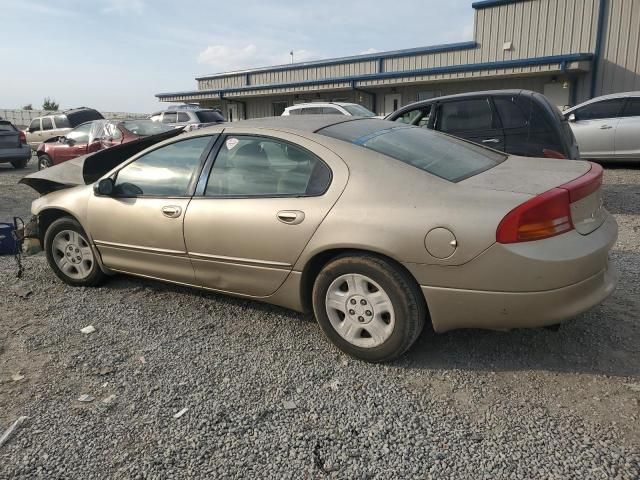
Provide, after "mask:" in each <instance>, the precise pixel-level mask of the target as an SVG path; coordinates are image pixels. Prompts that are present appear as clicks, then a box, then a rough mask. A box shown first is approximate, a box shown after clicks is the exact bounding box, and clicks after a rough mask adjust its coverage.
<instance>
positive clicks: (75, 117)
mask: <svg viewBox="0 0 640 480" xmlns="http://www.w3.org/2000/svg"><path fill="white" fill-rule="evenodd" d="M66 116H67V119H68V121H69V126H71V127H73V128H75V127H77V126H78V125H80V124H82V123H86V122H90V121H91V120H104V117H103V116H102V114H100V112H98V111H97V110H94V109H92V108H86V109H82V110H75V111H70V112H67V114H66Z"/></svg>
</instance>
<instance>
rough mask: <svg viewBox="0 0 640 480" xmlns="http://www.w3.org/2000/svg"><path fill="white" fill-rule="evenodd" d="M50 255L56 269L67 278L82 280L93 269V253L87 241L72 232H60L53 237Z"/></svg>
mask: <svg viewBox="0 0 640 480" xmlns="http://www.w3.org/2000/svg"><path fill="white" fill-rule="evenodd" d="M51 253H52V255H53V259H54V261H55V262H56V265H57V266H58V268H59V269H60V270H61V271H62V273H64V274H65V275H66V276H68V277H69V278H73V279H74V280H83V279H85V278H87V277H88V276H89V274H90V273H91V270H92V269H93V263H94V261H95V260H94V258H93V251H91V246H90V245H89V242H87V239H86V238H84V237H83V236H82V235H81V234H79V233H78V232H74V231H73V230H62V231H60V232H58V233H57V234H56V236H55V237H53V242H51Z"/></svg>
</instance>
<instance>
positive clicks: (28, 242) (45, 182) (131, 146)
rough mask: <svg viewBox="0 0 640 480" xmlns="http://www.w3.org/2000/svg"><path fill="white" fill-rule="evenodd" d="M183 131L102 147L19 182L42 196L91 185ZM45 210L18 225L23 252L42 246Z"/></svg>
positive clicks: (32, 251) (30, 175)
mask: <svg viewBox="0 0 640 480" xmlns="http://www.w3.org/2000/svg"><path fill="white" fill-rule="evenodd" d="M181 133H183V130H182V129H181V128H178V129H175V130H169V131H167V132H162V133H159V134H157V135H151V136H148V137H144V138H141V139H138V140H134V141H132V142H128V143H124V144H121V145H116V146H114V147H111V148H107V149H105V150H99V151H97V152H95V153H91V154H88V155H83V156H81V157H77V158H74V159H72V160H68V161H66V162H64V163H61V164H59V165H54V166H53V167H49V168H46V169H44V170H40V171H38V172H34V173H31V174H29V175H27V176H25V177H23V178H21V179H20V181H19V182H18V183H22V184H24V185H27V186H29V187H31V188H33V189H34V190H35V191H36V192H38V193H39V194H40V195H41V196H45V195H48V194H51V193H53V192H56V191H59V190H64V189H68V188H72V187H76V186H78V185H90V184H92V183H94V182H96V181H97V180H99V179H100V177H102V176H103V175H105V174H106V173H108V172H109V171H111V170H112V169H114V168H115V167H117V166H118V165H120V164H122V163H124V162H126V161H127V160H129V159H130V158H131V157H133V156H134V155H136V154H138V153H140V152H142V151H143V150H146V149H147V148H149V147H151V146H153V145H155V144H157V143H160V142H162V141H164V140H167V139H170V138H172V137H175V136H177V135H180V134H181ZM39 200H40V199H38V200H35V201H34V202H38V201H39ZM46 212H47V210H45V211H44V212H43V213H42V214H40V215H34V216H32V217H31V219H30V220H29V221H28V222H27V223H25V224H24V225H23V226H20V227H18V228H16V235H18V236H19V238H20V242H21V245H22V251H23V252H24V253H26V254H34V253H37V252H38V251H40V250H41V249H42V241H43V234H44V228H46V225H44V228H43V218H42V216H43V215H45V218H44V220H45V223H47V218H46Z"/></svg>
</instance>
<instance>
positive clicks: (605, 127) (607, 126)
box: [600, 125, 613, 130]
mask: <svg viewBox="0 0 640 480" xmlns="http://www.w3.org/2000/svg"><path fill="white" fill-rule="evenodd" d="M610 128H613V127H611V125H601V126H600V130H609V129H610Z"/></svg>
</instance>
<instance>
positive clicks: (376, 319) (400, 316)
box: [313, 254, 427, 362]
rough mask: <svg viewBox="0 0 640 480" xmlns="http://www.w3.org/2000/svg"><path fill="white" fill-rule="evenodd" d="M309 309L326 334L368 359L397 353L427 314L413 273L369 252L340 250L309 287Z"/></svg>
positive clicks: (416, 333) (414, 336)
mask: <svg viewBox="0 0 640 480" xmlns="http://www.w3.org/2000/svg"><path fill="white" fill-rule="evenodd" d="M313 309H314V313H315V316H316V319H317V320H318V323H319V324H320V328H321V329H322V331H323V332H324V333H325V335H326V336H327V337H328V338H329V340H331V341H332V342H333V343H334V344H335V345H336V346H337V347H338V348H340V350H342V351H343V352H345V353H347V354H349V355H351V356H353V357H356V358H359V359H362V360H366V361H369V362H384V361H388V360H392V359H394V358H396V357H398V356H400V355H402V354H403V353H404V352H405V351H406V350H408V349H409V347H411V345H413V343H414V342H415V340H416V339H417V338H418V336H419V335H420V332H421V331H422V328H423V327H424V323H425V318H426V316H427V311H426V305H425V301H424V297H423V296H422V293H421V292H420V289H419V288H418V285H417V284H416V282H415V281H414V279H413V278H411V277H410V275H409V274H407V273H406V272H404V271H403V270H402V269H401V268H400V267H398V266H396V265H394V264H393V263H392V262H390V261H388V260H386V259H384V258H381V257H377V256H374V255H369V254H350V255H345V256H341V257H338V258H336V259H335V260H333V261H332V262H330V263H329V264H328V265H326V266H325V267H324V268H323V269H322V271H321V272H320V274H319V275H318V277H317V278H316V281H315V284H314V287H313Z"/></svg>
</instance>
